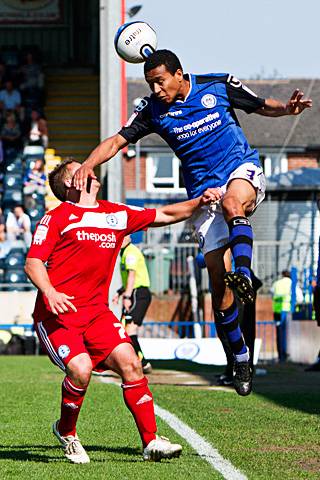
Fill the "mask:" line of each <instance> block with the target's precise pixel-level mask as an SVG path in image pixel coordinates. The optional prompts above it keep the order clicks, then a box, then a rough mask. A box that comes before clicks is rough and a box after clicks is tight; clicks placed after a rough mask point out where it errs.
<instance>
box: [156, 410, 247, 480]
mask: <svg viewBox="0 0 320 480" xmlns="http://www.w3.org/2000/svg"><path fill="white" fill-rule="evenodd" d="M154 409H155V413H156V415H158V417H160V418H161V419H162V420H164V421H165V422H166V423H167V424H168V425H169V427H171V428H172V429H173V430H174V431H175V432H177V433H178V434H179V435H180V437H182V438H183V439H184V440H185V441H186V442H187V443H189V445H190V446H191V447H192V448H193V449H194V450H195V451H196V452H197V453H198V455H199V456H200V457H201V458H203V459H204V460H206V462H208V463H209V464H210V465H211V466H212V467H213V468H214V469H215V470H217V471H218V472H220V473H221V475H222V476H223V478H225V479H226V480H248V479H247V477H246V476H245V475H244V474H243V473H241V472H240V471H239V470H238V469H237V468H235V467H234V466H233V465H232V463H230V462H229V460H226V459H225V458H224V457H223V456H222V455H220V453H219V452H218V450H217V449H216V448H214V447H213V446H212V445H210V443H208V442H206V440H204V439H203V438H202V437H201V436H200V435H199V434H198V433H197V432H195V431H194V430H193V429H192V428H190V427H189V426H188V425H186V424H185V423H184V422H182V421H181V420H179V418H178V417H176V416H175V415H173V413H170V412H168V410H165V409H164V408H161V407H159V406H158V405H155V406H154Z"/></svg>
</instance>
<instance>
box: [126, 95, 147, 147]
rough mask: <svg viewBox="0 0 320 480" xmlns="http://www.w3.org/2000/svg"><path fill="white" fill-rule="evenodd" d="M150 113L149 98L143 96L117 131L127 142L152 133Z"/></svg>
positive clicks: (133, 141)
mask: <svg viewBox="0 0 320 480" xmlns="http://www.w3.org/2000/svg"><path fill="white" fill-rule="evenodd" d="M153 132H154V129H153V125H152V121H151V113H150V99H149V98H148V97H145V98H143V99H142V100H141V102H140V103H139V105H138V106H137V107H136V109H135V110H134V112H133V114H132V115H131V117H130V118H129V120H128V121H127V123H126V125H125V126H124V127H123V128H122V129H121V130H120V131H119V132H118V133H119V135H121V136H122V137H123V138H124V139H125V140H126V141H127V142H128V143H136V142H137V141H138V140H140V138H143V137H145V136H146V135H149V134H150V133H153Z"/></svg>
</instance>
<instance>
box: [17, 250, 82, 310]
mask: <svg viewBox="0 0 320 480" xmlns="http://www.w3.org/2000/svg"><path fill="white" fill-rule="evenodd" d="M24 270H25V272H26V274H27V275H28V277H29V278H30V280H31V282H32V283H33V284H34V285H35V286H36V287H37V288H38V289H39V290H40V291H41V292H42V293H43V294H44V295H45V296H46V297H47V299H48V302H49V306H50V309H51V311H52V312H53V313H54V314H55V315H58V314H59V313H64V312H68V311H69V309H71V310H73V311H74V312H76V311H77V309H76V307H75V306H74V305H73V303H71V302H70V300H72V299H73V298H74V297H70V296H69V295H66V294H65V293H61V292H57V290H56V289H55V288H54V286H53V285H52V284H51V282H50V279H49V276H48V273H47V269H46V267H45V266H44V264H43V262H42V260H40V259H39V258H27V260H26V264H25V267H24Z"/></svg>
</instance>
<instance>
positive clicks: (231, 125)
mask: <svg viewBox="0 0 320 480" xmlns="http://www.w3.org/2000/svg"><path fill="white" fill-rule="evenodd" d="M144 73H145V79H146V81H147V83H148V84H149V86H150V88H151V91H152V94H151V96H150V97H145V98H144V99H143V100H142V101H141V103H140V105H138V107H137V108H136V109H135V111H134V113H133V115H132V116H131V118H130V119H129V121H128V123H127V125H126V126H125V127H123V128H122V129H121V130H120V131H119V132H118V133H117V134H116V135H114V136H112V137H110V138H108V139H106V140H104V141H103V142H102V143H101V144H100V145H99V146H98V147H97V148H96V149H95V150H94V151H93V152H92V153H91V155H90V156H89V157H88V159H87V160H86V161H85V162H84V164H83V165H82V167H81V168H80V169H79V170H78V171H77V173H76V176H75V186H76V187H77V188H78V189H84V188H85V185H86V179H87V177H88V176H94V172H93V168H94V167H95V166H97V165H99V164H101V163H103V162H105V161H107V160H109V159H110V158H112V157H113V156H114V155H115V154H116V153H117V152H118V151H119V150H120V149H121V148H123V147H124V146H126V145H127V144H128V143H135V142H137V140H139V139H141V138H142V137H144V136H146V135H148V134H150V133H158V134H159V135H160V136H161V137H162V138H163V139H164V140H165V141H166V142H167V143H168V145H169V146H170V147H171V148H172V150H173V151H174V153H175V155H176V156H177V157H178V158H179V159H180V160H181V165H182V171H183V176H184V181H185V185H186V189H187V193H188V196H189V198H194V197H196V196H198V195H200V194H201V193H202V192H203V191H204V190H205V189H206V188H208V187H211V188H215V192H216V197H217V202H215V204H213V205H211V206H210V207H206V208H203V209H201V211H200V212H199V213H197V214H196V215H195V217H194V219H193V220H194V226H195V228H196V231H197V236H198V240H199V244H200V247H201V249H202V252H203V254H204V255H205V262H206V265H207V268H208V272H209V275H210V279H211V285H212V291H213V293H212V303H213V309H214V314H215V320H216V322H218V323H219V325H220V326H221V328H223V329H224V331H225V333H226V335H227V336H228V339H229V341H230V345H231V347H232V351H233V354H234V356H235V364H234V386H235V389H236V391H237V392H238V393H239V394H240V395H248V394H249V393H250V392H251V389H252V369H251V367H250V362H249V351H248V348H247V346H246V345H245V342H244V339H243V336H242V333H241V330H240V328H239V323H238V309H237V304H236V300H235V295H234V293H235V294H236V295H237V296H238V297H239V299H240V301H242V302H243V303H247V302H252V301H253V299H254V291H253V289H252V282H251V278H250V265H251V258H252V239H253V235H252V228H251V225H250V222H249V220H248V218H247V217H248V216H249V215H250V214H251V213H252V212H253V210H254V209H255V208H256V207H257V205H258V204H259V203H260V202H261V201H262V200H263V198H264V195H265V194H264V192H265V179H264V175H263V171H262V168H261V166H260V162H259V156H258V152H257V151H256V150H254V149H252V148H251V147H250V145H249V144H248V141H247V139H246V137H245V135H244V133H243V131H242V130H241V127H240V125H239V122H238V120H237V117H236V115H235V112H234V109H235V108H239V109H241V110H244V111H245V112H247V113H257V114H260V115H265V116H269V117H278V116H283V115H298V114H300V113H301V112H302V111H303V110H304V109H305V108H309V107H311V106H312V102H311V100H310V99H304V98H303V93H302V92H300V91H299V90H295V91H294V92H293V94H292V96H291V98H290V100H289V101H288V102H287V103H282V102H281V101H279V100H275V99H272V98H268V99H262V98H259V97H257V95H255V94H254V93H253V92H252V91H251V90H249V89H248V88H247V87H246V86H244V85H243V84H242V83H241V82H240V81H239V80H238V79H237V78H235V77H234V76H232V75H230V74H226V73H209V74H206V75H192V74H184V73H183V69H182V66H181V63H180V61H179V59H178V57H177V56H176V55H175V54H174V53H172V52H170V51H169V50H158V51H156V52H154V53H153V54H152V55H151V56H150V57H148V59H147V61H146V62H145V65H144ZM230 250H231V253H232V256H233V259H234V265H235V270H234V272H232V271H231V255H230Z"/></svg>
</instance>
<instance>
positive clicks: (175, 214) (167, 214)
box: [150, 188, 222, 227]
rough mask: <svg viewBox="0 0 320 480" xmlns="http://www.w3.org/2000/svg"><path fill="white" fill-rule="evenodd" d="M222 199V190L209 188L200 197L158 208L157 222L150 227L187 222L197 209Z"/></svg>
mask: <svg viewBox="0 0 320 480" xmlns="http://www.w3.org/2000/svg"><path fill="white" fill-rule="evenodd" d="M221 198H222V191H221V189H220V188H208V189H207V190H206V191H205V192H204V193H203V195H202V196H200V197H197V198H193V199H192V200H187V201H185V202H180V203H174V204H172V205H166V206H164V207H160V208H157V210H156V218H155V221H154V222H153V223H152V224H151V225H150V226H151V227H162V226H164V225H170V224H172V223H177V222H181V221H183V220H187V219H188V218H190V217H191V215H192V214H193V212H194V211H195V210H196V209H197V208H199V207H201V206H203V205H208V204H210V203H214V202H216V201H219V200H220V199H221Z"/></svg>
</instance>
